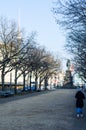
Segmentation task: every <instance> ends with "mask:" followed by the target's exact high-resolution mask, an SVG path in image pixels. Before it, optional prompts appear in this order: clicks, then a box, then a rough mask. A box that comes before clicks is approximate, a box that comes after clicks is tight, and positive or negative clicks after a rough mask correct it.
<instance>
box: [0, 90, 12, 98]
mask: <svg viewBox="0 0 86 130" xmlns="http://www.w3.org/2000/svg"><path fill="white" fill-rule="evenodd" d="M13 95H14V92H13V91H11V90H5V91H0V97H9V96H13Z"/></svg>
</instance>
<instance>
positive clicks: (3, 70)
mask: <svg viewBox="0 0 86 130" xmlns="http://www.w3.org/2000/svg"><path fill="white" fill-rule="evenodd" d="M1 77H2V91H4V90H5V85H4V79H5V66H3V69H2V76H1Z"/></svg>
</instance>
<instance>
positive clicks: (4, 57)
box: [0, 18, 61, 93]
mask: <svg viewBox="0 0 86 130" xmlns="http://www.w3.org/2000/svg"><path fill="white" fill-rule="evenodd" d="M21 34H23V32H22V31H20V30H18V27H17V26H16V23H15V22H14V21H8V20H7V19H6V18H1V19H0V71H1V79H2V90H5V76H6V74H7V73H9V72H11V71H13V70H15V93H16V86H17V80H18V78H19V77H20V76H21V75H23V89H25V80H26V76H27V75H28V74H30V78H32V77H31V75H32V73H34V76H35V89H36V90H37V83H38V82H37V81H38V78H39V79H40V84H39V87H41V82H42V81H43V80H44V81H45V86H46V83H47V81H48V79H49V77H50V76H52V74H54V73H57V72H58V71H59V70H60V67H61V62H60V60H59V59H58V58H55V57H54V56H53V55H52V54H51V53H50V52H48V51H46V49H45V48H43V47H40V46H39V45H38V44H37V43H36V41H35V33H31V35H30V36H28V37H26V38H25V37H24V35H22V36H21ZM18 72H20V73H18ZM30 83H31V79H30Z"/></svg>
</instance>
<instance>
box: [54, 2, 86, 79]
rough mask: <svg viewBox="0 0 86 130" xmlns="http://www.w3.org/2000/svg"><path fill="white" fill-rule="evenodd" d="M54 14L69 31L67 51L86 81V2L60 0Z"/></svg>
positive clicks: (59, 22) (57, 20)
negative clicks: (71, 55)
mask: <svg viewBox="0 0 86 130" xmlns="http://www.w3.org/2000/svg"><path fill="white" fill-rule="evenodd" d="M53 13H54V15H55V18H56V22H57V23H58V24H60V25H62V27H64V28H66V29H68V32H67V33H68V36H67V38H68V43H67V45H66V49H67V50H68V51H69V52H70V53H72V54H73V61H74V64H75V66H76V67H75V69H76V71H77V72H78V73H79V74H80V76H81V77H82V78H83V79H84V80H85V81H86V76H85V75H86V74H85V72H86V59H85V56H86V42H85V41H86V40H85V39H86V36H85V35H86V0H65V1H64V0H58V1H57V2H56V3H55V7H54V8H53Z"/></svg>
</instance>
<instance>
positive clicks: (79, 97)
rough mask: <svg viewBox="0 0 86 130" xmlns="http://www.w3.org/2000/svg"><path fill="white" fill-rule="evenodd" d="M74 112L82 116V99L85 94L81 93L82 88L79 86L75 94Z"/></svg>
mask: <svg viewBox="0 0 86 130" xmlns="http://www.w3.org/2000/svg"><path fill="white" fill-rule="evenodd" d="M75 98H76V114H77V117H83V107H84V99H85V94H84V93H83V89H82V88H80V89H79V90H78V91H77V92H76V94H75Z"/></svg>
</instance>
